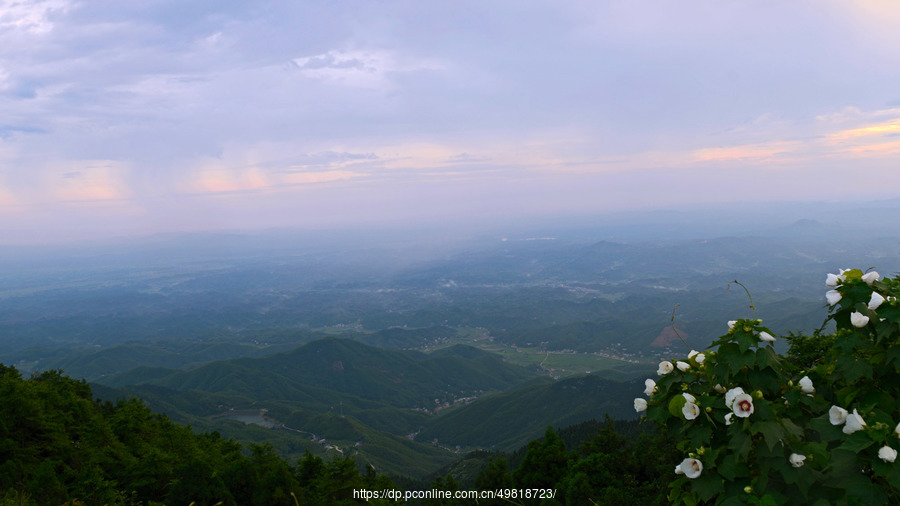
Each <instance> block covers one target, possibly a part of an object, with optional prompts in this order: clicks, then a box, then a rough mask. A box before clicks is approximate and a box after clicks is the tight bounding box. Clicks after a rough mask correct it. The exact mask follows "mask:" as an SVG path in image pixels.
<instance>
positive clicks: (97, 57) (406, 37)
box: [0, 0, 900, 241]
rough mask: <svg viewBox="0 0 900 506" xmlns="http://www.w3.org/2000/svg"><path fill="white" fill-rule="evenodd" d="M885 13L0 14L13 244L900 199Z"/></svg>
mask: <svg viewBox="0 0 900 506" xmlns="http://www.w3.org/2000/svg"><path fill="white" fill-rule="evenodd" d="M897 26H900V2H895V1H893V0H852V1H851V0H845V1H837V0H796V1H790V2H785V1H780V0H779V1H768V0H752V1H751V0H746V1H743V0H736V1H728V2H723V1H718V0H688V1H685V0H679V1H674V0H673V1H668V0H655V1H645V0H621V1H619V0H615V1H602V0H601V1H597V0H590V1H588V0H585V1H560V0H554V1H522V0H508V1H507V0H497V1H493V0H477V1H440V0H409V1H393V0H384V1H376V0H367V1H343V0H329V1H326V0H300V1H296V0H293V1H283V2H275V1H256V2H237V1H228V0H202V1H197V0H178V1H175V0H142V1H121V0H83V1H74V0H72V1H70V0H0V232H2V234H3V235H4V237H3V238H2V240H6V241H24V240H46V239H52V238H70V237H71V238H76V237H93V236H98V235H116V234H149V233H156V232H166V231H180V230H204V229H236V228H238V229H239V228H266V227H285V226H297V227H340V226H358V225H373V224H382V223H401V222H407V221H411V222H418V223H428V222H440V221H442V220H447V219H459V220H467V219H468V220H484V219H485V217H486V216H490V217H498V218H504V219H527V218H529V217H532V216H536V215H543V214H558V215H563V214H566V213H578V214H585V213H593V212H609V211H615V210H621V209H651V208H658V207H671V206H679V205H682V204H686V203H717V202H729V201H741V202H746V201H762V202H769V201H778V200H805V201H809V200H847V199H877V198H890V197H896V196H900V172H898V170H900V169H898V167H900V86H898V83H900V51H898V49H897V48H900V30H897V29H896V27H897Z"/></svg>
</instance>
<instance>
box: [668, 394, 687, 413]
mask: <svg viewBox="0 0 900 506" xmlns="http://www.w3.org/2000/svg"><path fill="white" fill-rule="evenodd" d="M685 404H687V399H685V398H684V396H683V395H676V396H675V397H672V399H671V400H670V401H669V413H672V416H674V417H678V418H684V413H682V412H681V408H683V407H684V405H685Z"/></svg>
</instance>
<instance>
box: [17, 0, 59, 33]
mask: <svg viewBox="0 0 900 506" xmlns="http://www.w3.org/2000/svg"><path fill="white" fill-rule="evenodd" d="M73 6H74V3H73V2H71V1H67V0H0V30H3V29H16V30H24V31H26V32H30V33H33V34H42V33H46V32H49V31H50V30H52V29H53V18H54V17H55V16H57V15H59V14H63V13H65V12H66V11H68V10H69V9H71V8H72V7H73Z"/></svg>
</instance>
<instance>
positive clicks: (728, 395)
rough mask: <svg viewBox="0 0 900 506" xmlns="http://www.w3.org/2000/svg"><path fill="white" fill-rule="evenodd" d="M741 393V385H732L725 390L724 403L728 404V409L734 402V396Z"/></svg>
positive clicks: (742, 390) (742, 391)
mask: <svg viewBox="0 0 900 506" xmlns="http://www.w3.org/2000/svg"><path fill="white" fill-rule="evenodd" d="M742 393H744V389H743V388H741V387H734V388H732V389H731V390H729V391H727V392H725V405H726V406H728V409H731V406H732V405H733V404H734V398H735V397H736V396H738V395H741V394H742Z"/></svg>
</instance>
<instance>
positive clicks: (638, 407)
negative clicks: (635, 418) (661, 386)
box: [634, 397, 647, 413]
mask: <svg viewBox="0 0 900 506" xmlns="http://www.w3.org/2000/svg"><path fill="white" fill-rule="evenodd" d="M634 410H635V411H637V412H638V413H640V412H641V411H647V401H646V400H644V399H641V398H640V397H638V398H636V399H635V400H634Z"/></svg>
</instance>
